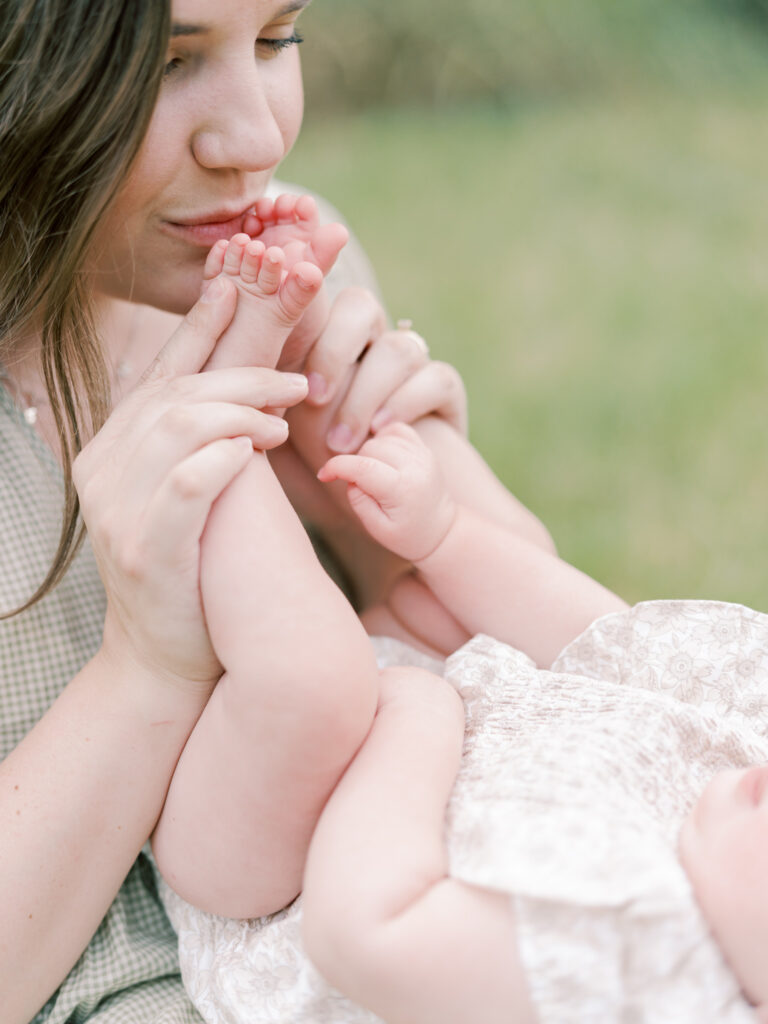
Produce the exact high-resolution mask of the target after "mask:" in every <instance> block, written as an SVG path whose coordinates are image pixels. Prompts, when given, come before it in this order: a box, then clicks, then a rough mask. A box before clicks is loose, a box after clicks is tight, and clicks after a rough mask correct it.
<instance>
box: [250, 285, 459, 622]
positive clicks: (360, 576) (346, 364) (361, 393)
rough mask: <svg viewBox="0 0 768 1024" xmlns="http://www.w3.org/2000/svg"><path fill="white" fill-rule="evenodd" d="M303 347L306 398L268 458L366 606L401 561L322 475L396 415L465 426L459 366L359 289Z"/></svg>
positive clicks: (345, 294)
mask: <svg viewBox="0 0 768 1024" xmlns="http://www.w3.org/2000/svg"><path fill="white" fill-rule="evenodd" d="M300 329H303V328H302V326H301V325H300ZM310 341H311V339H310ZM303 346H304V349H305V350H307V349H308V350H309V351H308V355H307V357H306V359H305V362H304V364H303V366H302V370H303V372H304V373H306V374H307V376H308V379H309V395H308V397H307V400H306V401H305V402H302V403H301V405H299V406H297V407H296V408H294V409H292V410H291V411H290V412H289V413H288V416H287V419H288V422H289V424H290V429H291V437H290V441H289V442H288V443H287V444H285V445H283V446H282V447H281V448H279V449H277V450H276V451H275V452H273V453H272V455H271V456H270V462H271V463H272V465H273V467H274V469H275V472H276V473H277V475H278V477H279V479H280V482H281V484H282V485H283V487H284V488H285V490H286V493H287V494H288V497H289V499H290V501H291V503H292V504H293V506H294V508H295V509H296V510H297V512H298V513H299V515H300V516H302V518H303V519H305V520H306V521H308V522H311V523H313V524H314V525H315V526H317V527H318V528H319V529H320V530H321V531H322V532H323V535H324V537H325V539H326V540H327V541H328V542H329V543H330V544H331V546H332V547H333V549H334V551H335V552H336V554H337V556H338V557H339V558H340V560H341V561H342V563H343V564H344V566H345V568H346V570H347V572H348V574H349V575H350V577H351V579H352V580H353V582H354V585H355V587H356V590H357V593H358V597H359V599H360V601H361V603H363V604H367V603H368V602H369V601H375V600H378V599H379V597H380V596H381V594H382V593H383V592H385V591H386V590H387V589H388V586H389V583H390V582H391V580H392V578H393V577H394V576H396V575H397V574H398V573H399V572H401V571H402V569H403V563H402V562H400V561H399V560H398V559H396V558H395V557H394V556H392V555H391V554H390V553H389V552H385V551H384V550H383V549H381V548H379V547H378V546H377V545H375V544H374V542H373V541H371V539H370V538H369V537H368V536H367V535H366V534H365V532H364V531H363V530H362V529H361V527H360V524H359V523H358V522H357V519H356V517H355V516H354V515H353V514H352V512H351V510H350V507H349V503H348V501H347V498H346V488H345V487H344V485H343V484H331V485H326V486H325V487H324V486H323V485H321V484H319V483H318V481H317V479H316V476H315V474H316V473H317V470H318V469H319V468H320V466H322V465H323V464H324V463H325V462H326V461H327V460H328V458H330V456H331V455H333V454H335V453H339V452H351V451H357V449H358V448H359V447H360V445H361V444H362V443H363V442H364V441H365V439H366V438H367V437H369V436H370V435H371V434H372V433H375V432H376V430H377V429H380V428H381V427H383V426H384V425H385V424H386V423H387V422H390V421H391V420H401V421H403V422H406V423H413V422H415V421H416V420H419V419H422V418H423V417H426V416H429V415H430V414H436V415H438V416H441V417H443V418H444V419H445V420H447V421H448V422H449V423H451V424H452V425H454V426H455V427H456V428H457V429H458V430H460V431H463V430H465V429H466V397H465V392H464V386H463V383H462V381H461V377H460V376H459V374H458V373H457V372H456V370H454V369H453V367H451V366H448V365H447V364H445V363H438V362H432V361H430V359H429V354H428V351H427V348H426V345H425V343H424V341H423V340H422V339H421V338H420V337H419V335H417V334H415V333H414V332H413V331H410V330H388V329H387V319H386V315H385V313H384V310H383V309H382V307H381V305H380V303H379V302H378V300H377V299H376V298H375V296H374V295H373V294H372V293H371V292H370V291H367V290H365V289H362V288H348V289H345V290H344V291H342V292H340V294H339V295H338V296H337V298H336V300H335V301H334V303H333V305H332V306H331V309H330V313H329V315H328V317H327V318H326V320H325V323H324V325H323V326H322V327H321V329H320V330H319V333H318V334H317V338H316V340H314V344H311V347H310V343H307V342H306V341H305V342H304V343H303ZM297 347H299V346H297ZM446 429H447V428H446ZM449 432H452V431H449Z"/></svg>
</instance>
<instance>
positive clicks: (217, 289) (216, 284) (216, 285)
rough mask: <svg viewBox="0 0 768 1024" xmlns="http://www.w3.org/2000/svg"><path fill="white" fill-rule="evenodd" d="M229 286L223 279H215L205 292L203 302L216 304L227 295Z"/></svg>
mask: <svg viewBox="0 0 768 1024" xmlns="http://www.w3.org/2000/svg"><path fill="white" fill-rule="evenodd" d="M227 287H228V286H227V284H226V282H225V281H224V278H223V277H214V279H213V280H212V281H211V283H210V284H209V285H208V287H207V288H206V289H205V291H204V292H203V296H202V298H201V300H200V301H201V302H216V301H218V300H219V299H220V298H222V296H224V295H225V294H226V291H227Z"/></svg>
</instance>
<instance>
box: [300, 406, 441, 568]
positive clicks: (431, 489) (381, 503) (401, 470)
mask: <svg viewBox="0 0 768 1024" xmlns="http://www.w3.org/2000/svg"><path fill="white" fill-rule="evenodd" d="M317 477H318V479H319V480H322V481H323V483H328V482H330V481H331V480H346V481H347V483H348V484H349V485H350V486H349V488H348V491H347V496H348V498H349V502H350V505H351V506H352V508H353V510H354V512H355V513H356V514H357V516H358V518H359V519H360V521H361V523H362V524H363V526H364V527H365V529H366V530H367V531H368V533H370V535H371V536H372V537H373V539H374V540H376V541H378V542H379V544H382V545H383V546H384V547H385V548H387V549H388V550H390V551H392V552H394V553H395V554H396V555H399V556H400V557H401V558H405V559H406V560H407V561H409V562H415V563H417V562H418V561H420V559H422V558H426V557H427V555H430V554H431V553H432V552H433V551H434V550H435V548H436V547H437V546H438V545H439V544H440V543H441V542H442V540H443V538H444V537H445V535H446V534H447V533H448V531H449V529H450V528H451V525H452V523H453V520H454V518H455V516H456V506H455V504H454V502H453V499H452V498H451V496H450V494H449V493H448V489H447V488H446V486H445V482H444V480H443V478H442V476H441V474H440V470H439V467H438V465H437V462H436V460H435V458H434V456H433V455H432V453H431V451H430V450H429V448H427V446H426V445H425V444H424V442H423V441H422V440H421V438H420V437H419V435H418V434H417V433H416V431H415V430H414V429H413V428H412V427H409V426H407V425H406V424H404V423H392V424H390V425H388V426H386V427H384V428H383V429H382V430H380V431H379V433H378V434H376V436H375V437H372V438H370V439H369V440H368V441H366V442H365V444H363V446H362V447H361V448H360V451H359V452H358V453H357V454H356V455H335V456H334V457H333V458H332V459H329V460H328V462H326V464H325V465H324V466H323V467H322V468H321V469H320V471H319V472H318V474H317Z"/></svg>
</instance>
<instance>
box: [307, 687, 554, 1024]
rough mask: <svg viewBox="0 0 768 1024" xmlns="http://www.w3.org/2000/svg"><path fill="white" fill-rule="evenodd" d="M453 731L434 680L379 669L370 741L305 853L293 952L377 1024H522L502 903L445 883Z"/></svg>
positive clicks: (519, 986)
mask: <svg viewBox="0 0 768 1024" xmlns="http://www.w3.org/2000/svg"><path fill="white" fill-rule="evenodd" d="M463 722H464V720H463V710H462V705H461V701H460V699H459V697H458V695H457V694H456V692H455V691H454V690H453V689H452V688H451V687H450V686H449V684H447V683H445V682H444V681H443V680H442V679H440V678H438V677H437V676H433V675H431V674H430V673H428V672H424V671H422V670H420V669H389V670H387V671H385V672H383V673H382V677H381V697H380V701H379V708H378V711H377V714H376V718H375V720H374V724H373V726H372V728H371V732H370V734H369V736H368V738H367V739H366V741H365V743H364V745H363V747H362V748H361V750H360V752H359V753H358V754H357V756H356V757H355V759H354V761H353V762H352V764H351V765H350V767H349V768H348V769H347V772H346V773H345V775H344V777H343V778H342V780H341V782H340V783H339V785H338V786H337V788H336V790H335V791H334V793H333V795H332V796H331V798H330V800H329V801H328V804H327V806H326V808H325V810H324V811H323V814H322V816H321V818H320V821H319V823H318V826H317V829H316V831H315V835H314V837H313V839H312V843H311V846H310V851H309V857H308V860H307V870H306V874H305V880H304V894H303V899H304V918H303V927H304V943H305V947H306V949H307V952H308V954H309V956H310V957H311V958H312V959H313V960H314V961H315V963H316V964H317V966H318V968H319V969H320V971H321V972H322V973H323V974H324V975H325V976H326V978H327V979H328V980H329V982H330V983H331V984H333V985H334V986H336V987H337V988H339V989H340V990H341V991H342V992H344V993H345V994H346V995H348V996H349V997H350V998H351V999H354V1000H355V1001H356V1002H358V1003H360V1004H361V1005H363V1006H366V1007H368V1008H369V1009H371V1010H372V1011H373V1012H374V1013H376V1014H377V1015H378V1016H380V1017H381V1018H383V1019H385V1020H386V1021H388V1022H389V1024H409V1022H412V1021H419V1024H474V1022H475V1021H477V1020H478V1019H482V1021H483V1024H502V1022H507V1021H515V1022H517V1024H532V1022H533V1021H534V1020H535V1016H534V1013H533V1010H532V1009H531V1006H530V1001H529V998H528V993H527V986H526V982H525V977H524V974H523V970H522V967H521V964H520V961H519V956H518V952H517V944H516V932H515V923H514V918H513V915H512V911H511V907H510V901H509V898H508V896H506V895H505V894H501V893H494V892H490V891H488V890H484V889H479V888H476V887H474V886H469V885H465V884H464V883H462V882H457V881H455V880H453V879H450V878H448V877H447V858H446V851H445V845H444V837H443V831H444V818H445V807H446V804H447V801H448V796H449V793H450V790H451V786H452V785H453V781H454V777H455V775H456V771H457V768H458V764H459V758H460V755H461V748H462V738H463ZM478 993H480V995H478Z"/></svg>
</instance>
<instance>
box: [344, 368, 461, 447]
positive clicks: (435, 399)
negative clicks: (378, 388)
mask: <svg viewBox="0 0 768 1024" xmlns="http://www.w3.org/2000/svg"><path fill="white" fill-rule="evenodd" d="M429 415H434V416H440V417H441V418H442V419H444V420H446V421H447V422H448V423H450V424H451V426H453V427H455V428H456V430H458V431H459V433H460V434H464V435H466V433H467V395H466V391H465V389H464V382H463V381H462V379H461V376H460V375H459V373H458V371H457V370H456V369H455V368H454V367H453V366H451V365H450V364H449V363H441V362H429V363H426V364H425V365H424V366H423V367H422V368H421V369H420V370H418V371H417V372H416V373H414V374H413V375H412V376H411V377H409V378H408V379H407V380H405V381H404V382H403V383H402V384H401V385H400V386H399V387H398V388H396V389H395V390H394V391H393V392H392V394H391V395H389V397H388V398H387V399H386V401H385V402H384V403H383V405H381V407H380V408H379V409H378V410H377V411H376V413H375V415H374V416H373V417H372V420H371V429H372V430H373V431H374V432H375V431H377V430H381V429H382V427H384V426H386V425H387V424H388V423H392V422H396V421H400V422H403V423H415V422H416V421H417V420H420V419H421V418H422V417H424V416H429ZM340 416H341V413H340Z"/></svg>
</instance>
